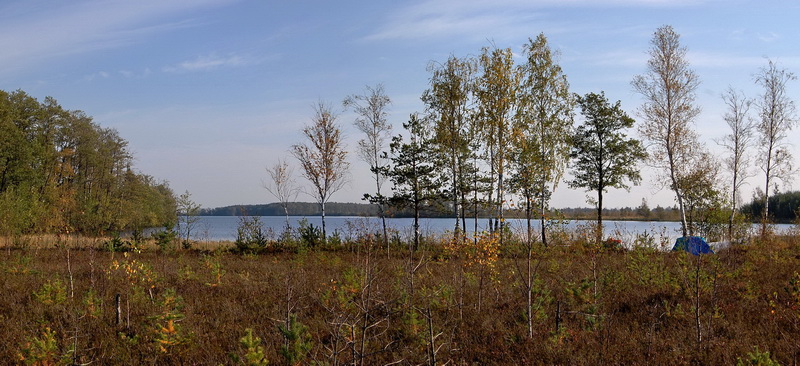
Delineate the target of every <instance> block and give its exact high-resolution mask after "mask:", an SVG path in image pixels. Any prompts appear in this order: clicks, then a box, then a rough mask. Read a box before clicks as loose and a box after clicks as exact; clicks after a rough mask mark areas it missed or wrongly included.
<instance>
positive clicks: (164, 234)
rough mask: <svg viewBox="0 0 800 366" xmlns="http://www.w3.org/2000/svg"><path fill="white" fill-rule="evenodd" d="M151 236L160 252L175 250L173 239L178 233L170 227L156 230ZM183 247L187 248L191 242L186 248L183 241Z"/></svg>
mask: <svg viewBox="0 0 800 366" xmlns="http://www.w3.org/2000/svg"><path fill="white" fill-rule="evenodd" d="M151 236H152V238H153V240H155V242H156V245H158V249H160V250H161V251H162V252H169V251H173V250H175V239H176V238H177V236H178V234H177V233H176V232H175V230H173V229H172V228H166V229H164V230H159V231H156V232H154V233H153V234H152V235H151ZM183 247H184V249H189V248H191V244H190V246H189V248H187V247H186V242H184V246H183Z"/></svg>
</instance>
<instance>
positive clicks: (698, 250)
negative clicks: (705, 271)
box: [672, 236, 714, 255]
mask: <svg viewBox="0 0 800 366" xmlns="http://www.w3.org/2000/svg"><path fill="white" fill-rule="evenodd" d="M672 250H673V251H676V250H685V251H687V252H689V253H692V254H694V255H700V254H714V251H713V250H711V247H710V246H708V243H706V239H704V238H701V237H699V236H684V237H682V238H678V240H675V246H673V247H672Z"/></svg>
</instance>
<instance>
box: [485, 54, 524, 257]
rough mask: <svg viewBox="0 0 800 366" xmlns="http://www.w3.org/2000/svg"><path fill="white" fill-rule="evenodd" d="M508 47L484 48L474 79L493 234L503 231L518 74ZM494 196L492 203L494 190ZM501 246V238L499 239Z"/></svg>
mask: <svg viewBox="0 0 800 366" xmlns="http://www.w3.org/2000/svg"><path fill="white" fill-rule="evenodd" d="M513 56H514V55H513V52H511V49H510V48H506V49H497V48H495V49H489V48H484V49H483V53H482V54H481V57H480V71H481V75H480V76H479V77H478V78H477V80H476V92H475V94H476V101H477V113H478V116H477V118H478V119H479V122H478V123H479V125H480V126H481V132H482V134H481V136H483V137H484V139H485V144H484V145H485V147H486V157H487V159H488V162H489V170H490V173H489V184H490V188H489V201H490V202H489V205H490V206H491V207H492V216H493V223H492V221H490V228H491V230H492V231H496V230H500V231H501V232H502V230H503V225H504V217H503V205H504V203H505V195H506V181H505V178H506V177H505V175H504V174H505V172H506V168H507V167H508V165H509V161H508V160H509V159H508V155H509V153H510V151H509V150H510V146H511V140H512V138H511V126H512V121H513V118H514V112H515V108H516V105H517V103H516V98H517V89H518V86H519V71H518V69H517V68H516V67H514V58H513ZM495 177H496V182H497V184H496V188H497V192H496V193H497V195H496V197H495V201H493V200H492V194H493V192H492V190H493V188H494V187H495ZM500 238H501V239H500V240H501V244H502V235H501V236H500Z"/></svg>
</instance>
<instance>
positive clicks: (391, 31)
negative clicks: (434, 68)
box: [365, 0, 718, 41]
mask: <svg viewBox="0 0 800 366" xmlns="http://www.w3.org/2000/svg"><path fill="white" fill-rule="evenodd" d="M711 1H718V0H711ZM707 2H709V0H606V1H597V0H533V1H530V0H498V1H491V2H487V1H481V0H466V1H465V0H444V1H436V0H432V1H425V2H422V3H418V4H416V5H412V6H409V7H406V8H401V9H399V10H397V11H396V12H394V13H393V15H391V16H390V17H389V19H387V21H386V22H385V23H384V25H383V26H382V27H381V28H379V29H378V30H377V31H376V32H374V33H373V34H370V35H368V36H367V37H365V39H366V40H372V41H381V40H390V39H424V38H431V37H448V36H454V35H459V36H469V35H472V36H477V37H483V36H484V35H485V34H486V31H487V30H490V31H492V33H493V34H508V33H513V32H515V31H516V30H518V29H520V27H529V26H530V24H532V23H533V22H536V23H538V24H541V23H542V22H544V21H545V20H546V19H547V18H546V17H544V13H543V12H544V11H546V10H552V9H554V8H568V7H575V6H588V7H622V6H625V7H644V6H647V7H653V6H657V7H676V6H691V5H699V4H703V3H707Z"/></svg>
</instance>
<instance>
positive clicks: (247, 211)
mask: <svg viewBox="0 0 800 366" xmlns="http://www.w3.org/2000/svg"><path fill="white" fill-rule="evenodd" d="M325 211H326V215H331V216H378V208H377V206H376V205H371V204H368V203H340V202H330V203H328V204H327V205H326V209H325ZM320 213H321V212H320V209H319V205H318V204H316V203H312V202H291V203H289V214H290V215H293V216H319V215H320ZM413 214H414V213H413V211H411V210H396V209H394V210H390V211H389V213H388V217H412V216H413ZM200 215H201V216H283V215H284V212H283V208H282V207H281V206H280V204H278V203H269V204H260V205H232V206H225V207H217V208H206V209H202V210H201V211H200ZM550 215H551V217H559V216H563V217H564V218H567V219H586V220H594V219H596V218H597V209H595V208H588V207H581V208H563V209H559V210H553V211H551V212H550ZM422 216H423V217H452V210H451V209H449V208H448V207H447V206H446V205H445V204H442V205H441V206H438V207H429V208H428V210H426V211H424V214H423V215H422ZM479 216H481V217H483V218H486V217H490V214H489V212H488V211H487V212H485V213H484V214H482V215H479ZM507 217H509V218H524V217H525V214H524V212H521V211H517V210H509V211H507ZM603 217H605V218H606V219H607V220H645V221H675V220H678V211H677V209H676V208H674V207H667V208H664V207H661V206H657V207H655V208H653V209H650V208H649V207H647V205H642V206H639V207H622V208H606V209H603Z"/></svg>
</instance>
